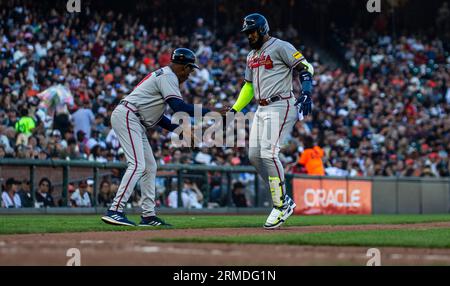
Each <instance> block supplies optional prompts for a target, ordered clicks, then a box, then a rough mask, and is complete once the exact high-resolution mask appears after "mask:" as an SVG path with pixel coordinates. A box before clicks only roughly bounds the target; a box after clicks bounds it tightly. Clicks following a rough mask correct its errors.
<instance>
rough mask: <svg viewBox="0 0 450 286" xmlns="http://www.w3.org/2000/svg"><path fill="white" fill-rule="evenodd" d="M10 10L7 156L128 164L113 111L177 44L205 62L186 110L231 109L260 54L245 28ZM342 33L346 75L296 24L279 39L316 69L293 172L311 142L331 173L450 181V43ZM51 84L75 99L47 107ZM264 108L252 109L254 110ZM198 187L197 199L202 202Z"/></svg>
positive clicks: (216, 152)
mask: <svg viewBox="0 0 450 286" xmlns="http://www.w3.org/2000/svg"><path fill="white" fill-rule="evenodd" d="M0 7H1V10H0V16H1V17H0V158H22V159H41V160H47V159H65V160H91V161H98V162H110V161H124V160H125V157H124V153H123V150H122V149H121V148H120V144H119V141H118V138H117V136H116V135H115V133H114V131H113V130H112V129H111V126H110V122H109V120H110V115H111V112H112V111H113V109H114V107H115V106H116V105H117V104H118V102H119V101H120V99H121V98H123V97H124V96H126V95H127V94H128V93H129V92H130V91H131V90H132V89H133V87H134V86H135V85H136V84H137V83H138V82H139V81H140V80H141V79H142V78H143V77H144V76H145V75H146V74H148V73H149V72H151V71H153V70H155V69H157V68H159V67H162V66H166V65H167V64H169V62H170V54H171V51H172V50H173V49H174V48H176V47H188V48H191V49H193V50H194V51H195V52H196V54H197V56H198V62H199V65H200V69H199V70H197V71H196V72H195V74H193V76H191V78H190V80H189V81H187V82H186V83H185V84H183V86H182V87H181V90H182V94H183V97H184V99H185V100H186V101H187V102H190V103H194V104H200V103H201V104H203V105H204V106H206V107H208V108H221V107H222V106H223V105H232V104H233V103H234V101H235V99H236V98H237V95H238V93H239V90H240V87H241V86H242V83H243V74H244V69H245V62H246V55H247V53H248V52H249V50H248V46H247V40H246V38H245V37H244V36H243V35H241V34H239V32H238V31H239V27H236V34H235V35H234V36H231V37H227V38H226V39H223V38H220V37H218V36H217V35H215V34H214V33H213V32H212V31H211V29H210V28H209V27H208V23H205V21H204V20H203V19H202V18H198V19H197V21H196V22H195V23H193V33H191V34H189V35H176V34H174V32H173V29H172V28H171V27H170V26H160V25H156V24H155V26H148V25H143V24H141V23H140V20H139V18H134V17H132V16H130V15H124V14H122V13H120V12H117V11H95V12H94V11H90V10H89V9H88V10H87V11H84V12H83V13H84V17H85V18H84V19H87V20H86V21H80V18H79V17H77V16H76V14H72V15H71V14H67V13H64V14H63V13H60V12H57V11H56V10H50V11H48V14H47V15H45V16H42V15H39V14H38V13H37V11H35V10H33V9H32V8H26V7H24V6H20V5H17V6H15V7H14V8H13V9H11V8H10V7H5V6H0ZM333 33H334V35H335V36H336V38H338V39H340V41H339V44H340V46H339V49H340V51H341V52H342V54H341V56H342V60H344V62H345V64H344V66H342V67H339V68H331V65H328V64H326V63H323V62H321V56H320V55H319V54H318V53H317V52H316V51H313V50H312V49H310V48H308V47H306V48H304V47H301V46H299V39H298V31H297V30H296V29H295V28H294V27H292V26H290V27H289V28H288V29H287V30H285V31H274V32H272V35H274V36H276V37H280V38H282V39H284V40H288V41H291V42H293V43H294V44H295V45H296V46H297V47H298V48H300V49H302V52H303V53H304V54H305V56H306V58H307V59H308V60H309V61H310V62H311V63H313V65H314V67H315V70H316V76H315V78H314V86H315V87H314V95H313V102H314V108H313V110H314V112H313V116H311V117H309V118H307V119H306V120H304V121H302V122H297V124H296V125H295V128H294V129H293V130H292V132H291V134H290V136H289V142H288V144H287V145H286V146H284V147H283V149H282V152H281V160H282V162H283V164H285V166H286V167H287V169H288V172H293V173H307V170H306V169H305V166H304V165H303V164H300V157H301V154H302V152H303V151H304V150H305V145H304V141H305V140H312V141H313V143H314V144H313V145H317V146H320V147H321V149H323V155H322V156H321V157H322V162H323V167H324V170H325V174H326V175H334V176H433V177H448V176H449V175H450V173H449V170H450V168H449V167H450V166H449V165H450V161H449V153H450V133H449V131H450V116H449V112H450V107H449V104H450V88H449V83H450V79H449V67H450V56H449V54H448V46H445V43H443V42H442V41H441V40H439V39H437V38H429V37H427V36H419V35H416V36H411V35H407V34H405V35H400V36H398V37H397V38H392V36H390V35H388V34H380V33H375V32H374V30H369V31H360V30H358V29H354V30H351V31H339V29H337V28H336V29H334V31H333ZM52 87H64V88H65V89H64V90H67V91H68V94H66V95H64V96H66V97H67V96H69V97H70V100H68V101H66V100H62V99H60V98H58V97H60V96H61V95H60V94H56V95H55V96H54V98H51V99H50V100H48V98H47V99H46V100H45V102H44V100H43V99H42V96H41V93H42V92H43V91H45V90H48V89H49V88H52ZM299 89H300V85H299V82H298V80H294V92H295V93H296V94H298V92H299ZM256 108H257V105H256V103H255V102H252V103H251V104H250V105H249V106H247V108H246V109H244V112H248V111H255V110H256ZM247 136H248V135H247ZM149 139H150V143H151V145H152V147H153V150H154V154H155V157H156V159H157V161H158V162H159V164H169V163H181V164H183V163H185V164H186V163H187V164H192V163H194V164H207V165H248V164H249V162H248V158H247V155H246V154H247V152H246V149H245V148H194V149H187V148H181V149H179V148H178V149H177V148H173V147H172V146H171V144H170V136H169V133H168V132H167V131H164V130H161V129H159V128H155V129H153V130H150V131H149ZM251 180H254V178H250V179H247V182H246V183H247V184H250V183H251ZM11 182H12V181H10V183H11ZM234 182H235V183H239V182H240V183H242V182H241V181H239V180H235V181H234ZM107 183H108V182H107ZM185 183H186V182H185ZM188 185H189V184H188ZM189 188H190V189H193V191H192V194H190V195H189V196H187V197H197V198H199V195H198V192H197V191H196V190H195V188H194V187H189ZM239 188H240V185H238V187H236V189H239ZM100 189H101V188H100ZM237 193H239V191H237ZM76 197H77V198H76V199H74V203H75V204H88V202H87V201H88V200H87V198H86V199H84V194H81V193H79V194H78V195H76ZM168 199H169V201H170V202H168V201H166V202H163V203H164V204H169V205H170V204H175V201H178V199H177V198H176V197H175V194H173V195H172V196H170V195H168ZM199 199H200V198H199ZM201 199H203V198H201ZM201 199H200V200H201ZM13 201H14V199H13ZM182 201H187V199H186V197H183V200H182ZM240 201H241V203H242V199H240ZM246 204H247V202H246Z"/></svg>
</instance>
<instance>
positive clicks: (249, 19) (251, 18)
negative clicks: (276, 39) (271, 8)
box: [241, 13, 269, 36]
mask: <svg viewBox="0 0 450 286" xmlns="http://www.w3.org/2000/svg"><path fill="white" fill-rule="evenodd" d="M253 30H256V31H258V33H259V35H260V36H264V35H267V33H269V22H267V19H266V17H264V16H263V15H261V14H258V13H253V14H250V15H248V16H246V17H245V18H244V25H243V26H242V30H241V32H247V31H253Z"/></svg>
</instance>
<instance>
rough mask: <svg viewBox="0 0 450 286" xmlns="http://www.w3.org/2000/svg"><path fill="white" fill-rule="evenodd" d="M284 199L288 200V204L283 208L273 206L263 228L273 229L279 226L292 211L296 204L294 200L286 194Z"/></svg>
mask: <svg viewBox="0 0 450 286" xmlns="http://www.w3.org/2000/svg"><path fill="white" fill-rule="evenodd" d="M286 200H287V202H288V206H287V207H286V208H284V209H279V208H273V209H272V212H271V213H270V215H269V217H268V218H267V220H266V223H265V224H264V228H265V229H275V228H277V227H280V226H281V225H282V224H283V223H284V222H285V221H286V220H287V219H288V218H289V217H290V216H291V215H292V214H293V213H294V209H295V207H296V206H297V205H296V204H295V203H294V201H293V200H292V199H291V198H290V197H288V196H286Z"/></svg>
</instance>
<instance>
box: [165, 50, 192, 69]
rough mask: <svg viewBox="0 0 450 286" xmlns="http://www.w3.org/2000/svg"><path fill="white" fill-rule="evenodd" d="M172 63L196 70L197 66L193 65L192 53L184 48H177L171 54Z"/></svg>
mask: <svg viewBox="0 0 450 286" xmlns="http://www.w3.org/2000/svg"><path fill="white" fill-rule="evenodd" d="M171 60H172V63H175V64H180V65H188V66H191V67H193V68H196V69H198V68H199V66H198V65H197V64H196V63H195V61H196V57H195V54H194V52H193V51H191V50H189V49H186V48H178V49H176V50H175V51H173V53H172V58H171Z"/></svg>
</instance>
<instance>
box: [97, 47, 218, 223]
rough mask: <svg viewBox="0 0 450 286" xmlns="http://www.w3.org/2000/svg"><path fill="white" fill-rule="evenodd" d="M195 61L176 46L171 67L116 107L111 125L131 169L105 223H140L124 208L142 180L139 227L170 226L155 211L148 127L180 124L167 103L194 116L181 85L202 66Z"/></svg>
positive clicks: (154, 74) (148, 78) (149, 78)
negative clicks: (170, 115) (167, 111)
mask: <svg viewBox="0 0 450 286" xmlns="http://www.w3.org/2000/svg"><path fill="white" fill-rule="evenodd" d="M195 61H196V58H195V54H194V53H193V52H192V51H191V50H189V49H185V48H179V49H176V50H175V51H173V53H172V58H171V63H170V65H169V66H166V67H163V68H161V69H159V70H157V71H154V72H152V73H150V74H148V75H147V76H146V77H145V78H144V79H143V80H142V81H141V82H140V83H139V84H138V85H137V86H136V87H135V89H134V90H133V91H132V92H131V93H130V94H129V95H128V96H126V97H125V98H124V99H123V100H122V101H121V102H120V104H119V105H118V106H117V107H116V108H115V109H114V111H113V113H112V115H111V125H112V128H113V129H114V131H115V133H116V134H117V136H118V137H119V142H120V144H121V146H122V148H123V150H124V151H125V156H126V159H127V163H128V168H127V170H126V172H125V175H124V176H123V178H122V181H121V183H120V186H119V189H118V191H117V194H116V197H115V198H114V202H113V203H112V205H111V207H110V209H109V210H108V211H107V213H106V215H104V216H103V217H102V220H103V221H104V222H106V223H109V224H114V225H123V226H135V225H136V224H135V223H134V222H132V221H130V220H128V218H127V217H126V216H125V214H124V212H123V209H124V206H125V204H126V202H127V201H128V199H129V198H130V196H131V194H132V192H133V191H134V187H135V185H136V184H137V182H138V180H140V187H141V191H142V199H143V200H142V210H143V213H142V216H141V222H140V223H139V226H170V224H168V223H166V222H164V221H163V220H162V219H160V218H158V217H157V216H156V213H155V179H156V161H155V158H154V156H153V153H152V148H151V146H150V144H149V141H148V139H147V135H146V130H147V129H148V128H151V127H153V126H155V125H159V126H161V127H162V128H164V129H167V130H169V131H174V130H175V129H176V128H177V127H178V125H176V124H172V123H171V122H170V120H169V119H168V118H167V117H165V116H164V111H165V109H166V104H167V105H169V106H170V108H172V109H173V110H174V111H175V112H179V111H182V112H186V113H188V114H189V115H190V116H194V106H193V105H191V104H186V103H185V102H184V101H183V98H182V96H181V92H180V89H179V85H180V84H181V83H183V82H184V81H186V80H187V79H188V77H189V75H190V74H191V73H192V72H193V71H194V69H195V68H198V66H197V65H196V64H195ZM208 112H209V110H208V109H202V115H205V114H206V113H208Z"/></svg>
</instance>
